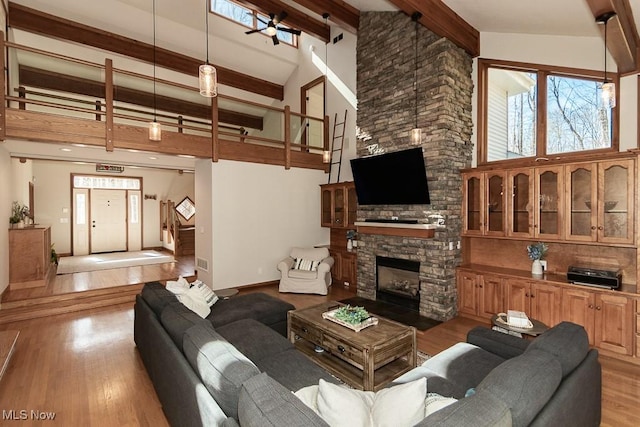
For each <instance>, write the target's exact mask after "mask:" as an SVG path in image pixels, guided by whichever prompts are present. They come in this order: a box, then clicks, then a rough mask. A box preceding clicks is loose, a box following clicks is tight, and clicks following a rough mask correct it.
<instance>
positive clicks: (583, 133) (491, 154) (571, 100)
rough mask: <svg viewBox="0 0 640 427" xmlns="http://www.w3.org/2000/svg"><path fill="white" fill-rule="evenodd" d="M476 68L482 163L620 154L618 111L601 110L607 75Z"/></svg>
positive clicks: (517, 66)
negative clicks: (607, 152)
mask: <svg viewBox="0 0 640 427" xmlns="http://www.w3.org/2000/svg"><path fill="white" fill-rule="evenodd" d="M478 64H479V67H478V68H479V73H480V75H479V89H478V90H479V99H480V105H479V109H478V111H479V114H478V120H479V124H478V129H479V135H478V145H479V150H478V153H479V157H478V162H479V163H486V162H492V161H500V160H508V159H517V158H527V157H529V158H531V157H548V156H553V157H558V156H562V155H568V154H574V155H575V154H577V153H581V152H586V151H593V150H611V151H614V150H617V148H618V142H617V126H616V122H617V110H616V109H609V108H606V107H604V106H603V105H602V101H601V85H602V83H601V82H602V79H603V73H601V72H595V71H589V70H577V69H568V68H562V69H554V68H553V67H548V66H542V65H533V64H521V63H512V62H505V61H489V60H480V61H479V63H478ZM615 79H616V80H615V82H616V83H618V81H617V77H616V78H615Z"/></svg>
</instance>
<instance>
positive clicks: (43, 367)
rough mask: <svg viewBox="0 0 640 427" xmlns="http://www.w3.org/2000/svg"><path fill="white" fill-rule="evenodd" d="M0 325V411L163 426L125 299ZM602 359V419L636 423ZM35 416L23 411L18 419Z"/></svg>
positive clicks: (619, 371)
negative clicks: (12, 346) (6, 351)
mask: <svg viewBox="0 0 640 427" xmlns="http://www.w3.org/2000/svg"><path fill="white" fill-rule="evenodd" d="M143 280H152V279H151V278H146V279H145V278H143ZM241 292H242V293H246V292H266V293H268V294H271V295H274V296H277V297H279V298H282V299H283V300H286V301H289V302H291V303H292V304H294V305H295V306H296V307H297V308H301V307H307V306H310V305H313V304H317V303H320V302H322V301H325V300H327V299H336V300H339V299H343V298H348V297H350V296H353V295H354V293H353V291H352V290H350V289H348V288H343V287H338V286H334V287H333V289H332V291H331V294H330V295H329V296H328V297H323V296H317V295H298V294H280V293H278V290H277V288H276V287H275V286H269V287H251V288H243V289H241ZM478 324H480V323H478V322H476V321H473V320H469V319H465V318H457V319H454V320H452V321H449V322H446V323H443V324H442V325H439V326H436V327H434V328H432V329H429V330H427V331H424V332H418V349H419V350H421V351H424V352H425V353H427V354H436V353H437V352H439V351H442V350H443V349H445V348H447V347H449V346H451V345H453V344H454V343H456V342H458V341H461V340H464V338H465V336H466V333H467V331H468V330H469V329H471V328H473V327H474V326H476V325H478ZM0 330H19V331H20V336H19V339H18V345H17V348H16V350H15V353H14V355H13V358H12V360H11V362H10V363H9V366H8V368H7V371H6V372H5V375H4V377H3V378H2V381H1V382H0V410H4V411H5V414H7V413H8V412H7V411H11V410H13V411H18V412H15V415H16V416H19V415H20V412H19V411H21V410H26V411H27V415H28V416H29V417H30V416H31V410H34V411H41V412H52V413H55V417H56V418H55V419H56V421H57V422H58V423H60V425H85V426H89V425H91V426H113V425H123V426H166V425H167V422H166V420H165V418H164V415H163V413H162V409H161V407H160V403H159V401H158V399H157V397H156V395H155V392H154V390H153V385H152V384H151V382H150V380H149V377H148V375H147V373H146V371H145V369H144V366H143V365H142V362H141V360H140V357H139V355H138V353H137V350H136V348H135V344H134V342H133V305H132V304H131V303H126V304H120V305H117V306H112V307H105V308H99V309H92V310H86V311H82V312H77V313H69V314H62V315H57V316H51V317H48V318H40V319H32V320H25V321H20V322H13V323H9V324H2V325H0ZM601 362H602V366H603V422H602V425H603V426H636V425H640V411H639V410H638V408H640V368H639V367H638V366H635V365H631V364H628V363H625V362H621V361H618V360H613V359H607V358H603V357H601ZM0 416H2V415H0ZM40 423H41V422H36V421H35V420H33V419H31V418H28V419H27V420H26V421H24V422H23V423H21V425H25V426H28V425H40ZM4 424H5V422H4V420H3V421H0V425H4Z"/></svg>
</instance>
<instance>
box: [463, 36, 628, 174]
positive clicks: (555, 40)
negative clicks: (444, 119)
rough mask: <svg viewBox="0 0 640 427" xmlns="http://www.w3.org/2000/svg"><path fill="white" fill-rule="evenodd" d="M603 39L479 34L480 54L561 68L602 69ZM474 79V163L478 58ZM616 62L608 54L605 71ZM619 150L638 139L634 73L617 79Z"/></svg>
mask: <svg viewBox="0 0 640 427" xmlns="http://www.w3.org/2000/svg"><path fill="white" fill-rule="evenodd" d="M603 49H604V46H603V42H602V39H601V38H600V37H569V36H546V35H532V34H505V33H486V32H483V33H481V34H480V57H481V58H487V59H501V60H507V61H519V62H528V63H532V64H546V65H555V66H561V67H571V68H583V69H588V70H601V71H604V56H603ZM473 65H474V68H473V82H474V94H473V95H474V96H473V119H474V132H473V136H472V142H473V144H474V145H475V146H476V150H474V159H473V164H474V165H476V164H477V159H476V151H477V124H478V120H477V88H478V72H477V59H476V60H474V63H473ZM615 70H616V67H615V62H614V60H613V58H612V57H611V56H610V55H609V56H608V57H607V71H615ZM617 108H619V109H620V150H621V151H626V150H627V149H630V148H636V147H637V144H638V141H637V126H638V123H637V121H638V120H637V117H638V111H637V76H636V75H631V76H628V77H624V78H622V79H621V82H620V99H619V100H618V107H617Z"/></svg>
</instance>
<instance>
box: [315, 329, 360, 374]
mask: <svg viewBox="0 0 640 427" xmlns="http://www.w3.org/2000/svg"><path fill="white" fill-rule="evenodd" d="M322 347H324V348H325V350H327V351H329V352H330V353H331V354H333V355H334V356H336V357H339V358H340V359H342V360H344V361H345V362H347V363H349V364H351V365H353V366H356V367H358V368H360V369H363V365H364V356H363V355H362V350H361V349H358V348H356V347H353V346H352V345H349V344H347V343H345V342H344V341H341V340H340V339H338V338H336V337H332V336H331V335H327V334H325V335H324V336H323V338H322Z"/></svg>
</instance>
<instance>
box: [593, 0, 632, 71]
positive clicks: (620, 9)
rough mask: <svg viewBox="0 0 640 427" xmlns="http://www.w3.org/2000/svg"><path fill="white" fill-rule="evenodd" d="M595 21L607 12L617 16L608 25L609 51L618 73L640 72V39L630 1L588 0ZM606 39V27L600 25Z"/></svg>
mask: <svg viewBox="0 0 640 427" xmlns="http://www.w3.org/2000/svg"><path fill="white" fill-rule="evenodd" d="M586 2H587V4H588V5H589V8H590V9H591V13H593V18H594V20H595V19H596V18H597V17H599V16H600V15H602V14H603V13H606V12H611V11H613V12H615V13H616V16H615V17H613V18H611V19H610V20H609V23H608V25H607V49H608V50H609V52H610V53H611V56H612V57H613V59H614V60H615V61H616V65H617V66H618V72H619V73H621V74H630V73H634V72H637V71H639V70H640V58H639V54H638V50H639V49H640V38H639V37H638V29H637V28H636V24H635V21H634V19H633V13H632V11H631V5H630V4H629V0H586ZM600 32H601V34H602V37H603V39H604V25H600Z"/></svg>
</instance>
